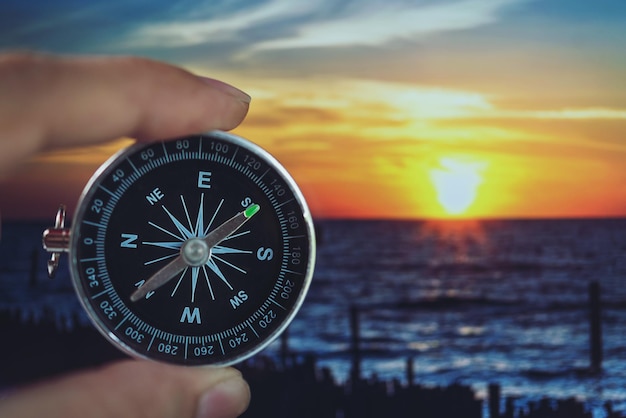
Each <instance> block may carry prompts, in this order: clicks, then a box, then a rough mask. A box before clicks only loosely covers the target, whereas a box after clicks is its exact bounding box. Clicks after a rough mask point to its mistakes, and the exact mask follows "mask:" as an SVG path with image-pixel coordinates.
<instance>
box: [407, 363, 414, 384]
mask: <svg viewBox="0 0 626 418" xmlns="http://www.w3.org/2000/svg"><path fill="white" fill-rule="evenodd" d="M414 380H415V369H414V367H413V357H409V358H408V359H406V382H407V386H408V387H410V388H411V387H413V381H414Z"/></svg>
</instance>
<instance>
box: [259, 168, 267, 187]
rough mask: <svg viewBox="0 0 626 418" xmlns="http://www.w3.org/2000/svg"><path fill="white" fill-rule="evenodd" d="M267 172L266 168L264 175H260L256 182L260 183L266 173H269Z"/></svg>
mask: <svg viewBox="0 0 626 418" xmlns="http://www.w3.org/2000/svg"><path fill="white" fill-rule="evenodd" d="M269 171H270V169H269V168H268V169H267V170H265V173H263V174H261V177H259V178H258V179H257V182H260V181H261V179H262V178H263V177H265V175H266V174H267V173H269ZM257 184H258V183H257Z"/></svg>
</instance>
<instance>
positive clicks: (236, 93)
mask: <svg viewBox="0 0 626 418" xmlns="http://www.w3.org/2000/svg"><path fill="white" fill-rule="evenodd" d="M198 78H199V79H200V80H202V81H203V82H204V83H206V84H208V85H210V86H211V87H214V88H216V89H217V90H219V91H221V92H223V93H226V94H228V95H230V96H233V97H235V98H237V99H239V100H241V101H242V102H244V103H250V101H251V100H252V98H251V97H250V96H249V95H248V94H247V93H245V92H243V91H241V90H239V89H238V88H237V87H234V86H231V85H230V84H227V83H224V82H223V81H220V80H216V79H214V78H209V77H201V76H198Z"/></svg>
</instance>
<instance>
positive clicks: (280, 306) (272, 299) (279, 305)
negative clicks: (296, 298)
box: [268, 298, 287, 311]
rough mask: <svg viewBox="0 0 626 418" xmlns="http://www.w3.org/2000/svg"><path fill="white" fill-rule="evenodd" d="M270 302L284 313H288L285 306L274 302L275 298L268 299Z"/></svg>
mask: <svg viewBox="0 0 626 418" xmlns="http://www.w3.org/2000/svg"><path fill="white" fill-rule="evenodd" d="M268 299H269V301H270V302H272V303H273V304H275V305H276V306H278V307H279V308H282V310H283V311H286V310H287V308H285V307H284V306H283V305H281V304H280V303H278V302H276V301H275V300H274V298H268Z"/></svg>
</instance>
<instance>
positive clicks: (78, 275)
mask: <svg viewBox="0 0 626 418" xmlns="http://www.w3.org/2000/svg"><path fill="white" fill-rule="evenodd" d="M250 221H251V222H250ZM71 225H72V227H71V230H65V229H63V228H64V227H63V226H59V227H58V228H60V229H63V230H64V231H66V233H65V234H64V235H63V236H66V237H67V240H68V243H67V246H66V250H67V252H68V253H69V257H70V263H69V265H70V272H71V276H72V281H73V283H74V288H75V289H76V292H77V294H78V296H79V299H80V302H81V303H82V305H83V306H84V307H85V310H86V312H87V314H88V316H89V318H90V319H91V321H92V322H93V323H94V324H95V326H96V328H97V329H98V331H99V332H101V333H102V335H104V336H105V338H107V339H108V341H109V342H111V343H112V344H113V345H115V346H116V347H118V348H119V349H121V350H122V351H124V352H126V353H127V354H130V355H131V356H134V357H138V358H148V359H152V360H157V361H163V362H168V363H174V364H181V365H189V366H200V365H216V366H225V365H231V364H234V363H238V362H240V361H243V360H245V359H246V358H248V357H250V356H252V355H254V354H255V353H257V352H259V351H260V350H262V349H263V348H265V347H267V346H268V345H269V344H270V343H271V342H272V340H274V339H275V338H276V337H277V336H278V335H279V334H280V333H281V332H282V331H283V330H284V329H285V328H286V327H287V325H288V324H289V323H290V322H291V320H292V319H293V317H294V316H295V314H296V312H297V311H298V310H299V308H300V306H301V305H302V303H303V300H304V297H305V295H306V292H307V290H308V287H309V283H310V281H311V278H312V274H313V267H314V262H315V260H314V259H315V237H314V232H313V231H314V229H313V222H312V219H311V215H310V212H309V210H308V208H307V206H306V202H305V200H304V197H303V196H302V193H301V192H300V190H299V189H298V186H297V185H296V183H295V182H294V180H293V179H292V178H291V176H289V174H288V173H287V172H286V170H285V169H284V167H282V166H281V165H280V163H279V162H278V161H276V159H274V157H272V156H271V155H270V154H268V153H267V152H266V151H264V150H263V149H261V148H260V147H258V146H257V145H255V144H253V143H251V142H249V141H247V140H245V139H243V138H240V137H237V136H235V135H232V134H228V133H224V132H218V131H213V132H207V133H204V134H200V135H190V136H187V137H182V138H176V139H173V140H169V141H163V142H157V143H141V144H140V143H137V144H135V145H132V146H130V147H129V148H126V149H125V150H122V151H120V152H119V153H118V154H116V155H114V156H113V157H111V158H110V159H109V160H108V161H107V162H106V163H105V164H104V165H103V166H102V167H101V168H100V169H98V171H97V172H96V173H95V174H94V175H93V177H92V178H91V179H90V180H89V182H88V183H87V185H86V186H85V189H84V191H83V194H82V195H81V197H80V199H79V201H78V205H77V206H76V211H75V216H74V219H73V221H72V223H71ZM244 225H245V226H244ZM55 254H56V255H55V257H56V258H57V259H58V254H57V253H55ZM205 283H206V285H205Z"/></svg>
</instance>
